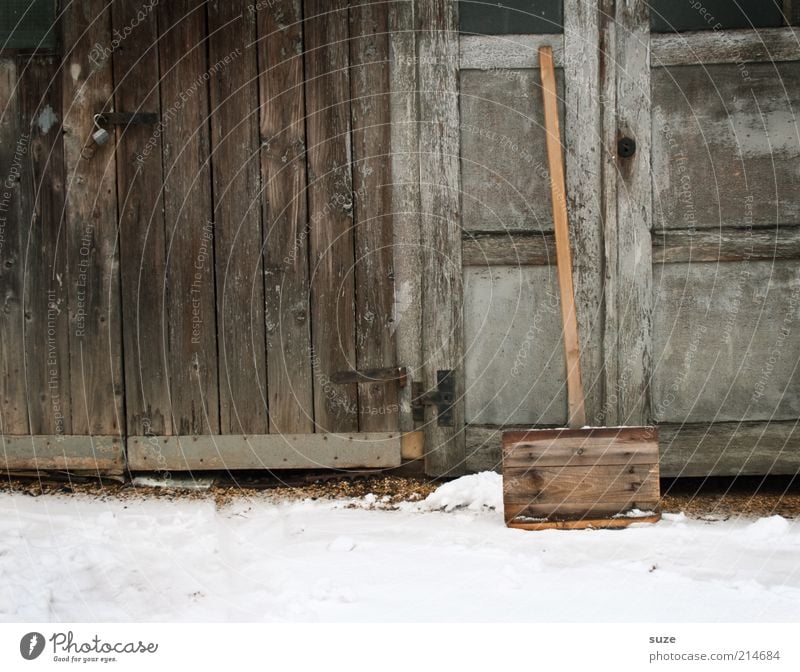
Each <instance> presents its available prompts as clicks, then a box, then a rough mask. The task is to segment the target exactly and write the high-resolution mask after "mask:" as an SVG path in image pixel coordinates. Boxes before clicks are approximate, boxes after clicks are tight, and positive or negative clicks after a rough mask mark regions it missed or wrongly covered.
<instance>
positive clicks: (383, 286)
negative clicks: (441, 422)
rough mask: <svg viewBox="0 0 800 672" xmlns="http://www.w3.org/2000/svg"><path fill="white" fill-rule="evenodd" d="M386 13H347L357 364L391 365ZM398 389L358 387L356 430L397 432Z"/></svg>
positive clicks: (380, 6) (361, 7)
mask: <svg viewBox="0 0 800 672" xmlns="http://www.w3.org/2000/svg"><path fill="white" fill-rule="evenodd" d="M388 19H389V9H388V4H387V3H386V2H383V1H382V0H373V1H372V2H365V3H363V4H355V5H353V6H351V7H350V91H351V98H350V111H351V118H352V124H353V192H354V198H353V208H354V215H355V217H354V230H355V254H356V258H355V274H356V362H357V364H358V368H359V369H371V368H381V367H390V366H395V365H396V363H397V351H396V348H395V339H394V319H393V309H394V268H393V264H392V253H393V238H392V225H393V221H394V218H393V214H392V211H391V198H392V191H391V182H392V179H391V170H390V169H391V157H390V151H391V139H392V137H391V126H390V118H389V111H390V102H391V101H390V97H389V20H388ZM397 389H398V388H397V386H396V385H393V384H389V385H385V384H371V383H367V384H361V385H359V387H358V408H359V422H358V424H359V429H360V430H361V431H362V432H372V431H389V430H393V429H397V426H398V406H397Z"/></svg>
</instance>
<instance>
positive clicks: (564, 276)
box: [539, 47, 586, 427]
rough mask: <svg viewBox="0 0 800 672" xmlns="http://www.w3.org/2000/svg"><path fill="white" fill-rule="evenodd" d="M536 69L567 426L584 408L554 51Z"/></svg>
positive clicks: (578, 422)
mask: <svg viewBox="0 0 800 672" xmlns="http://www.w3.org/2000/svg"><path fill="white" fill-rule="evenodd" d="M539 69H540V70H541V75H542V92H543V94H544V126H545V131H546V134H547V162H548V164H549V167H550V192H551V194H552V200H553V228H554V231H555V238H556V262H557V264H558V288H559V290H560V293H561V323H562V326H563V328H564V355H565V356H566V360H567V398H568V403H569V426H570V427H583V426H584V425H585V424H586V410H585V408H584V400H583V383H582V382H581V349H580V341H579V340H578V318H577V315H576V312H575V290H574V288H573V286H572V254H571V252H570V244H569V225H568V223H567V188H566V181H565V180H564V158H563V156H562V152H561V133H560V131H559V124H558V98H557V96H556V73H555V69H554V68H553V50H552V49H551V48H550V47H540V48H539Z"/></svg>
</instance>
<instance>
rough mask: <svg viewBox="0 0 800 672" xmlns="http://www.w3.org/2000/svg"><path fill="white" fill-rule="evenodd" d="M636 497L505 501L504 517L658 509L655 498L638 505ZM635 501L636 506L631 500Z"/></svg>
mask: <svg viewBox="0 0 800 672" xmlns="http://www.w3.org/2000/svg"><path fill="white" fill-rule="evenodd" d="M636 500H637V498H636V497H628V498H626V499H621V500H618V501H616V502H607V501H602V502H596V503H593V504H589V505H587V504H573V503H572V502H558V503H555V504H544V505H537V504H530V503H528V502H523V503H513V502H506V503H505V510H504V513H505V519H506V520H507V521H511V520H514V519H515V518H519V519H520V520H519V521H518V522H524V521H525V519H528V522H534V521H535V519H538V520H548V519H550V520H553V519H562V520H563V519H570V518H572V519H576V518H577V519H580V518H610V517H612V516H622V515H625V514H626V513H628V512H630V514H631V516H633V513H634V512H636V513H637V515H638V514H639V512H640V513H641V514H648V513H656V512H658V511H660V503H659V501H657V500H653V501H650V502H647V501H645V500H641V504H642V506H643V507H644V508H642V506H638V504H639V502H638V501H636ZM635 501H636V504H637V505H636V506H634V504H633V502H635Z"/></svg>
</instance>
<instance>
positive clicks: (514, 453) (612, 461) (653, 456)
mask: <svg viewBox="0 0 800 672" xmlns="http://www.w3.org/2000/svg"><path fill="white" fill-rule="evenodd" d="M657 461H658V434H657V433H656V430H655V428H654V427H602V428H594V429H591V430H584V429H581V430H564V429H539V430H535V431H528V432H506V433H505V434H504V436H503V467H504V469H508V468H517V469H519V468H531V467H537V468H538V467H558V466H561V467H572V466H583V467H589V466H595V465H629V464H654V463H656V462H657Z"/></svg>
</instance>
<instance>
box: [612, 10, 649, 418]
mask: <svg viewBox="0 0 800 672" xmlns="http://www.w3.org/2000/svg"><path fill="white" fill-rule="evenodd" d="M614 29H615V31H616V58H615V61H614V69H615V72H616V129H615V136H614V137H613V138H612V137H606V138H605V142H606V143H607V144H606V151H610V152H613V153H614V155H615V156H616V165H615V169H616V170H615V176H616V187H615V191H616V202H617V221H616V231H615V234H616V235H613V236H610V237H609V238H607V243H608V244H609V245H615V246H616V264H615V266H614V269H613V270H614V272H615V273H616V276H617V279H616V288H615V289H616V291H615V293H614V295H613V296H608V295H606V302H607V303H608V301H611V300H613V301H615V302H616V311H615V312H614V319H613V320H612V325H611V328H612V330H614V331H615V332H616V334H614V333H613V332H612V334H611V340H610V341H607V342H606V350H607V351H608V350H609V348H614V349H615V351H616V356H617V358H618V362H617V390H618V393H617V397H618V411H617V412H618V416H617V422H618V423H619V424H623V425H644V424H647V423H648V422H649V421H650V391H649V388H650V375H651V372H652V363H651V342H652V334H651V329H652V324H651V322H652V291H653V288H652V285H653V262H652V254H653V252H652V240H651V233H650V231H651V225H652V213H651V211H652V182H651V179H652V178H651V175H650V134H651V129H650V124H651V119H650V100H651V94H650V14H649V6H648V4H647V2H646V1H645V0H628V1H627V2H617V3H616V20H615V26H614ZM626 137H627V138H633V139H634V140H635V141H636V153H635V154H634V155H633V156H631V157H629V158H622V157H619V156H618V155H617V141H618V140H619V139H620V138H626ZM607 177H609V179H613V178H611V176H607ZM615 336H616V338H614V337H615Z"/></svg>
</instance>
